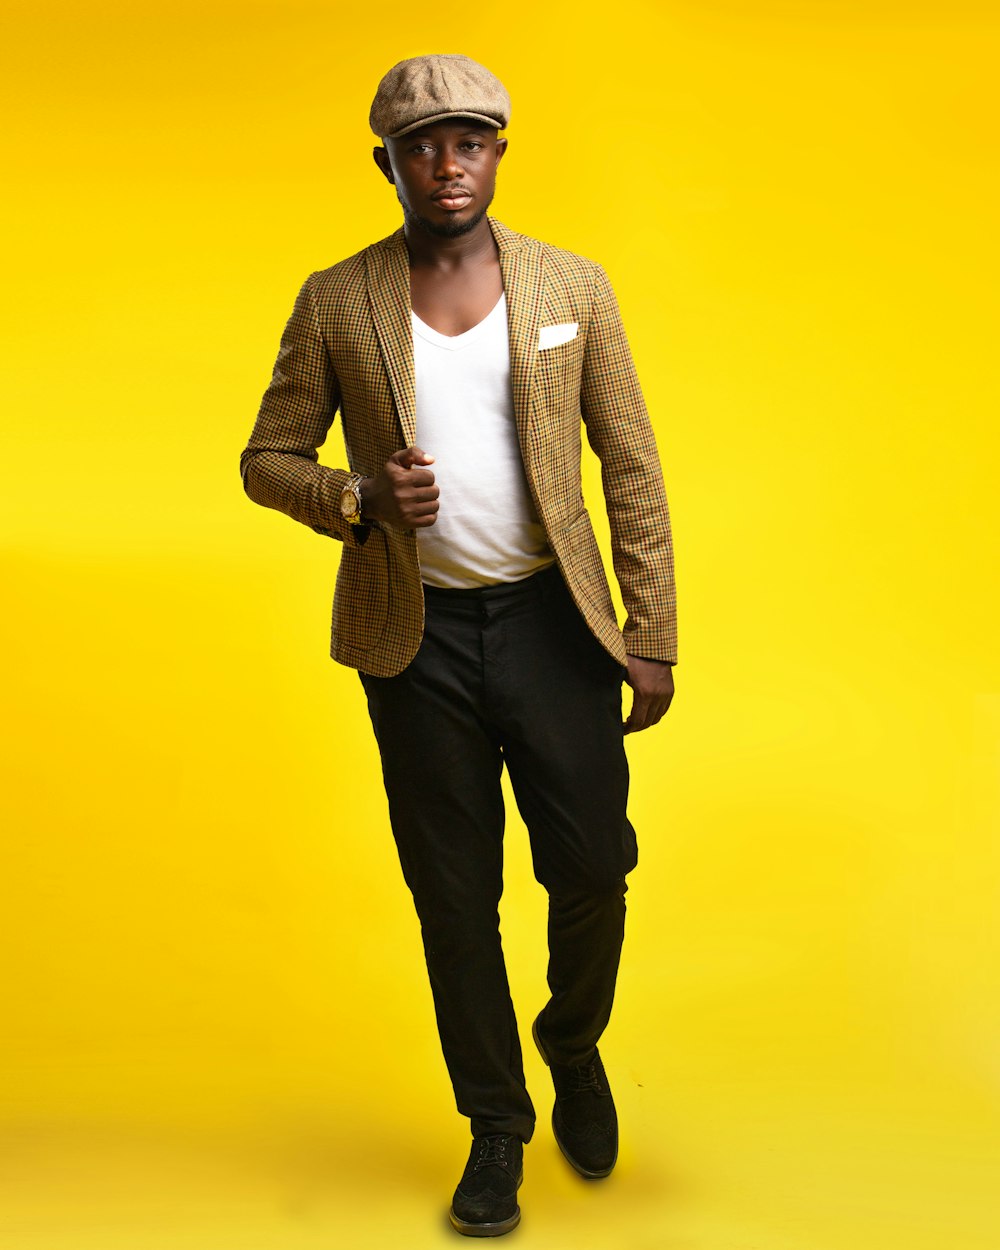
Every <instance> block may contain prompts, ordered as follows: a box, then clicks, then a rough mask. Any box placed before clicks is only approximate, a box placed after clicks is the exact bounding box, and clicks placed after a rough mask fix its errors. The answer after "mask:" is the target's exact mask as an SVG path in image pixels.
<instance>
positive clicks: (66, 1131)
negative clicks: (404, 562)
mask: <svg viewBox="0 0 1000 1250" xmlns="http://www.w3.org/2000/svg"><path fill="white" fill-rule="evenodd" d="M987 14H988V8H987V6H986V5H976V4H971V3H957V4H950V5H948V6H945V5H943V4H940V5H937V4H929V3H924V2H922V0H909V2H908V3H905V4H904V3H891V2H889V0H865V2H864V3H862V0H844V2H843V3H833V2H830V0H828V2H821V0H813V2H809V0H803V2H802V3H799V4H795V3H790V2H786V3H780V2H778V0H761V2H760V3H745V4H739V3H735V0H734V2H732V3H714V2H710V3H704V4H702V3H694V0H692V2H691V3H660V4H653V3H648V4H646V3H638V2H636V0H630V2H629V3H627V4H626V5H624V6H617V7H611V8H608V7H606V6H604V5H597V4H594V3H587V2H585V3H583V4H579V5H575V6H570V5H562V4H557V5H554V6H548V7H546V6H543V5H538V4H527V3H522V2H521V0H514V2H513V3H511V4H508V5H507V6H504V7H502V8H499V9H497V8H479V9H476V8H468V7H461V8H459V9H454V8H452V9H448V10H441V9H440V8H437V9H436V8H434V7H433V6H432V7H430V8H428V7H427V6H413V7H409V6H404V5H402V4H400V3H399V0H389V2H388V3H387V4H383V5H382V6H380V8H379V9H378V10H377V11H375V10H372V11H367V10H364V9H361V10H357V11H355V10H349V9H348V8H347V7H346V6H341V5H336V4H330V3H317V2H315V0H297V2H296V0H293V2H290V3H278V2H277V0H250V2H248V0H242V2H241V3H239V4H237V3H230V2H228V0H227V2H223V0H204V2H203V3H198V4H195V3H193V2H190V0H178V2H176V3H172V4H170V5H165V4H160V5H153V6H151V7H150V6H145V7H139V6H136V5H130V4H124V3H121V0H107V2H105V3H99V4H95V5H87V6H84V5H82V4H57V3H51V2H50V3H46V4H42V5H38V4H31V5H28V4H26V3H24V2H23V0H21V2H18V3H14V4H12V5H11V6H9V8H8V15H9V16H8V23H7V35H6V37H5V38H4V40H3V44H4V52H3V58H4V62H5V64H4V68H3V74H2V76H0V81H2V91H3V93H4V95H5V96H7V97H8V99H7V108H6V110H5V112H6V114H7V117H8V121H7V122H6V123H5V126H4V128H3V135H2V138H0V142H2V145H3V149H4V164H5V166H6V167H7V172H8V174H9V176H10V182H9V189H8V192H7V194H6V195H5V197H4V201H3V208H2V212H3V215H4V217H5V218H6V223H5V227H4V231H3V237H4V240H5V242H6V244H7V247H6V249H5V250H6V252H7V256H6V259H5V263H4V277H5V283H4V285H5V287H6V291H7V296H8V298H7V299H6V300H5V301H4V304H5V307H4V313H3V316H4V324H3V343H4V348H5V352H6V357H7V359H6V365H5V368H4V374H3V377H4V398H5V401H6V402H5V409H6V411H5V415H4V435H3V452H4V454H3V458H2V467H0V474H2V480H0V508H2V510H3V514H4V566H3V567H4V571H3V584H4V591H5V595H4V598H5V604H6V608H5V611H4V612H3V615H2V623H0V630H2V640H3V644H2V645H3V654H4V657H5V660H6V661H7V664H6V670H7V671H6V675H5V678H4V691H5V696H6V697H5V703H6V713H5V716H4V746H3V768H4V773H5V779H4V781H3V788H2V804H3V808H4V809H5V810H4V814H3V820H4V827H5V830H6V833H5V835H4V845H5V849H4V857H3V863H4V867H3V872H2V877H0V881H2V887H0V888H2V895H3V898H2V911H0V915H2V925H3V928H4V930H5V931H6V936H5V940H4V951H5V960H6V962H7V970H6V983H5V988H4V991H3V997H2V1011H3V1017H4V1020H3V1027H2V1031H0V1069H2V1071H3V1073H4V1078H3V1092H2V1103H0V1129H2V1133H3V1137H4V1142H5V1147H4V1165H3V1169H2V1171H0V1236H2V1237H3V1241H4V1244H5V1245H7V1246H9V1247H11V1248H12V1250H36V1248H41V1247H44V1248H45V1250H64V1248H67V1250H68V1248H69V1247H73V1250H90V1248H91V1247H95V1248H97V1247H100V1250H110V1248H111V1247H116V1246H123V1247H125V1246H127V1247H129V1248H130V1250H158V1248H160V1247H162V1248H163V1250H167V1248H168V1247H169V1248H170V1250H175V1248H176V1247H180V1246H183V1247H185V1248H190V1250H272V1247H274V1248H277V1247H281V1250H306V1248H311V1247H320V1246H322V1247H329V1246H352V1247H373V1248H382V1247H388V1246H406V1247H421V1246H435V1245H439V1244H440V1245H446V1244H447V1245H455V1244H457V1243H456V1242H455V1240H454V1237H453V1235H452V1234H451V1233H450V1232H448V1231H447V1230H446V1228H445V1223H444V1212H445V1210H446V1208H447V1203H448V1200H449V1198H450V1195H451V1190H452V1188H453V1186H454V1184H455V1182H456V1180H457V1178H458V1175H459V1174H460V1171H461V1167H462V1165H463V1163H464V1159H465V1155H466V1152H467V1148H468V1147H467V1137H466V1127H465V1122H464V1121H462V1120H461V1119H459V1117H458V1116H457V1115H456V1114H455V1113H454V1111H453V1109H452V1108H453V1104H452V1097H451V1091H450V1087H449V1085H448V1082H447V1077H446V1074H445V1071H444V1065H443V1062H442V1060H441V1059H440V1055H439V1051H438V1044H437V1039H436V1035H435V1031H434V1024H433V1014H432V1009H431V1001H430V994H429V991H428V988H427V985H426V976H425V972H424V968H423V961H422V956H421V952H420V945H419V934H418V930H417V925H416V921H415V919H414V917H413V915H412V907H411V905H410V901H409V897H408V895H407V894H406V892H405V889H404V887H403V884H402V881H401V879H400V873H399V868H398V864H397V861H396V858H395V852H394V848H393V845H392V840H391V836H390V833H389V827H388V820H387V816H386V809H385V801H384V797H383V794H382V790H381V783H380V776H379V768H378V758H377V753H376V749H375V745H374V742H373V740H372V736H371V730H370V726H369V724H368V720H367V715H366V711H365V706H364V701H363V698H362V691H361V688H360V683H359V682H358V679H357V677H356V676H355V674H354V673H353V672H351V671H349V670H346V669H343V668H340V667H339V666H337V665H335V664H334V663H333V662H332V661H331V660H330V659H329V658H328V643H329V617H330V602H331V598H332V593H333V584H334V578H335V573H336V566H337V561H338V557H339V546H338V544H336V543H335V542H333V541H332V540H329V539H325V538H321V537H320V536H318V535H316V534H315V533H313V532H312V531H310V530H308V529H306V528H304V527H302V526H297V525H295V524H294V523H293V522H292V521H290V520H289V519H288V518H287V517H284V516H283V515H281V514H279V513H276V512H269V511H266V510H264V509H261V508H258V507H256V506H254V505H253V504H252V503H250V501H249V500H248V499H247V498H246V497H245V496H244V494H243V492H242V488H241V484H240V479H239V475H238V469H237V462H238V457H239V453H240V450H241V449H242V447H243V446H244V444H245V443H246V440H247V438H248V436H249V433H250V429H251V426H252V424H253V420H254V417H255V415H256V411H257V406H258V404H259V402H260V397H261V395H262V393H263V391H264V389H265V387H266V385H267V383H268V381H269V378H270V374H271V367H272V365H273V362H274V359H275V356H276V354H277V350H278V342H279V339H280V335H281V331H282V329H283V327H284V324H285V321H286V319H287V318H288V316H289V314H290V312H291V308H292V303H293V300H294V297H295V294H296V292H297V290H298V288H299V286H300V285H301V283H302V281H303V280H304V278H305V276H306V275H307V274H308V273H310V272H311V271H313V270H316V269H321V268H324V267H326V266H327V265H330V264H332V263H334V262H335V261H337V260H339V259H341V258H343V257H345V256H347V255H349V254H351V253H352V252H354V251H356V250H358V249H359V248H361V247H363V246H364V245H365V244H367V243H369V242H372V241H374V240H376V239H378V238H381V237H382V236H384V235H386V234H388V233H390V232H391V231H392V230H394V229H395V228H396V226H397V225H398V224H399V221H400V212H399V208H398V205H397V203H396V201H395V198H394V196H393V194H392V191H391V190H390V189H389V188H388V186H387V185H386V184H385V183H384V181H383V180H382V178H381V176H380V175H379V174H378V172H377V170H376V168H375V166H374V164H373V162H372V159H371V155H370V153H371V147H372V145H373V139H372V136H371V135H370V133H369V132H368V129H367V113H368V107H369V104H370V101H371V97H372V95H373V93H374V90H375V87H376V85H377V83H378V80H379V78H380V77H381V75H382V73H384V71H385V70H386V69H388V68H389V66H390V65H392V64H393V63H394V62H395V61H397V60H400V59H402V58H403V57H406V56H411V55H416V54H418V53H423V52H429V51H446V52H452V51H462V52H465V53H467V54H469V55H471V56H473V57H475V58H476V59H478V60H481V61H483V62H485V63H486V64H488V65H489V66H490V67H491V68H492V69H493V70H494V71H495V72H496V73H497V74H498V75H499V76H500V77H501V78H502V80H503V81H504V82H505V83H506V85H507V86H508V88H509V90H510V92H511V95H512V98H513V114H512V120H511V125H510V127H509V128H508V131H507V135H508V137H509V140H510V150H509V152H508V154H507V156H506V157H505V159H504V162H503V165H502V167H501V170H500V178H499V191H498V195H497V199H496V201H495V203H494V207H493V210H492V211H493V212H494V214H495V215H496V216H498V217H499V218H500V219H501V220H502V221H503V222H505V223H506V224H508V225H510V226H511V227H513V228H515V229H517V230H521V231H523V232H525V233H528V234H531V235H534V236H537V237H541V238H544V239H546V240H548V241H549V242H552V243H555V244H558V245H561V246H563V247H567V248H569V249H571V250H574V251H577V252H580V253H582V254H584V255H588V256H591V257H593V258H594V259H596V260H599V261H600V262H601V263H602V264H603V265H604V266H605V268H606V269H607V270H608V272H609V274H610V276H611V278H612V281H613V282H614V284H615V287H616V290H617V293H618V296H619V300H620V303H621V307H622V310H623V315H624V319H625V323H626V327H627V329H628V332H629V336H630V339H631V342H632V347H633V351H634V354H635V358H636V361H637V365H638V369H639V373H640V377H641V379H642V382H643V386H644V390H645V393H646V398H647V402H648V405H649V408H650V411H651V415H652V418H653V422H654V425H655V429H656V431H657V436H658V439H659V442H660V448H661V454H662V458H663V464H664V471H665V476H666V483H667V489H668V496H669V499H670V505H671V512H672V518H673V525H674V534H675V542H676V549H677V583H678V604H679V629H680V657H679V659H680V662H679V664H678V667H677V669H676V681H677V696H676V699H675V702H674V706H673V708H672V709H671V711H670V712H669V714H668V716H667V718H666V720H665V721H664V722H663V723H662V724H661V725H660V726H659V727H658V728H656V729H653V730H651V731H649V732H647V733H645V734H642V735H639V736H636V737H633V738H631V739H630V743H629V751H630V757H631V761H632V766H633V798H632V804H631V814H632V818H633V821H634V823H635V825H636V828H637V831H638V836H639V843H640V867H639V869H638V870H637V871H636V873H634V874H633V876H632V878H631V887H632V888H631V890H630V894H629V903H630V918H629V930H628V933H627V937H626V946H625V951H624V960H623V970H622V975H621V980H620V986H619V997H618V1004H617V1008H616V1015H615V1018H614V1020H613V1023H612V1026H611V1028H610V1030H609V1032H608V1034H607V1035H606V1039H605V1043H604V1045H603V1046H602V1051H603V1053H604V1054H605V1057H606V1061H607V1066H608V1069H609V1074H610V1076H611V1079H612V1082H613V1087H614V1089H615V1092H616V1096H617V1100H618V1104H619V1109H620V1116H621V1120H622V1126H623V1146H622V1157H621V1162H620V1164H619V1168H618V1171H617V1172H616V1174H615V1177H614V1178H613V1179H612V1180H611V1181H609V1182H607V1183H606V1184H601V1185H591V1186H588V1185H585V1184H584V1183H582V1182H579V1183H578V1182H577V1181H576V1179H575V1178H574V1177H573V1176H572V1175H570V1174H568V1172H567V1169H566V1168H565V1165H564V1164H563V1162H562V1160H561V1158H560V1157H559V1156H558V1152H557V1150H556V1147H555V1145H554V1143H553V1141H552V1138H551V1132H550V1129H549V1127H548V1111H549V1105H550V1097H551V1095H550V1087H549V1084H548V1078H547V1074H546V1073H545V1072H544V1070H543V1069H542V1067H541V1064H540V1061H539V1060H538V1059H537V1056H535V1054H534V1052H533V1051H532V1050H531V1049H530V1045H528V1046H526V1047H525V1051H526V1064H527V1075H528V1079H529V1085H530V1088H531V1090H532V1093H533V1095H534V1097H535V1101H536V1105H537V1107H538V1110H539V1128H538V1132H537V1134H536V1137H535V1139H534V1141H533V1143H532V1145H531V1146H530V1148H529V1150H528V1153H527V1160H526V1162H527V1173H526V1181H525V1185H524V1189H523V1190H522V1207H523V1209H524V1219H523V1223H522V1226H521V1228H520V1229H519V1230H518V1231H517V1232H516V1233H515V1234H514V1237H515V1238H516V1239H517V1241H518V1243H519V1244H520V1245H522V1246H524V1247H525V1248H528V1247H545V1248H546V1250H561V1248H562V1247H574V1248H577V1247H602V1248H604V1247H618V1246H621V1247H628V1250H643V1248H646V1247H649V1248H652V1247H656V1248H658V1250H659V1248H668V1247H669V1248H670V1250H751V1248H753V1250H848V1248H850V1250H889V1248H894V1247H897V1246H898V1247H904V1246H905V1247H906V1248H907V1250H925V1248H926V1250H940V1247H942V1246H948V1247H949V1250H987V1248H989V1250H992V1248H993V1247H995V1245H996V1223H997V1218H998V1215H1000V1212H998V1210H997V1206H998V1204H997V1202H996V1199H995V1191H996V1170H995V1169H996V1165H997V1162H998V1159H997V1154H998V1152H997V1149H996V1142H997V1137H996V1127H997V1119H996V1112H997V1101H998V1099H997V1094H998V1084H1000V1065H998V1058H997V1055H998V1050H997V1029H998V1025H1000V1003H998V995H997V992H996V991H997V971H996V969H997V964H996V956H997V945H998V943H997V927H996V924H995V910H996V904H997V885H998V867H1000V853H998V849H997V837H996V834H997V825H998V815H1000V671H998V670H1000V666H998V660H997V654H996V610H997V599H998V595H997V582H996V566H995V555H996V546H995V544H996V537H997V520H998V517H997V500H996V480H997V473H996V452H997V445H998V436H997V432H996V428H997V427H996V412H997V406H996V405H997V398H998V396H997V389H998V388H997V385H996V378H995V374H994V373H993V372H992V365H991V363H990V362H991V361H992V359H993V358H994V357H995V354H996V318H995V315H996V304H997V297H996V293H997V289H998V288H997V272H996V246H995V240H996V211H997V198H998V197H997V189H998V187H997V182H998V179H997V168H998V165H997V152H996V135H997V128H996V119H995V117H993V116H991V115H990V114H991V109H992V108H993V104H994V102H993V97H992V92H991V91H990V89H989V84H990V83H991V82H992V80H993V77H994V71H995V65H996V57H997V48H996V40H995V35H996V27H995V20H994V19H991V18H989V17H988V16H987ZM322 456H323V459H324V460H325V461H326V462H327V463H333V464H339V463H343V455H342V444H341V440H340V435H339V429H338V428H337V427H335V429H334V431H333V433H332V434H331V438H330V440H329V442H328V445H327V447H326V448H325V449H324V450H323V452H322ZM587 472H588V478H587V482H588V498H589V499H590V500H591V501H592V506H593V510H594V511H595V512H600V504H599V479H598V477H597V474H596V471H595V468H594V465H593V464H590V465H588V470H587ZM507 855H508V876H507V880H508V885H507V893H506V895H505V899H504V903H503V919H504V924H505V942H506V949H507V953H508V961H509V967H510V973H511V979H512V986H513V992H514V995H515V1001H516V1005H517V1008H518V1012H519V1017H520V1019H521V1022H522V1026H524V1027H525V1028H526V1027H527V1024H528V1023H529V1022H530V1020H531V1018H532V1016H533V1015H534V1013H535V1011H537V1009H538V1007H539V1006H540V1005H541V1003H542V1002H543V1001H544V992H545V991H544V971H545V966H544V910H545V909H544V895H543V892H542V890H541V888H540V887H539V886H537V885H536V884H535V882H534V881H533V879H532V876H531V871H530V864H529V859H528V854H527V848H526V838H525V835H524V830H523V828H522V826H521V824H520V822H519V821H518V819H517V818H516V815H515V814H514V813H513V809H512V811H511V817H510V820H509V827H508V852H507Z"/></svg>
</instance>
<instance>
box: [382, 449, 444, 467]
mask: <svg viewBox="0 0 1000 1250" xmlns="http://www.w3.org/2000/svg"><path fill="white" fill-rule="evenodd" d="M392 459H393V460H395V462H396V463H397V464H398V465H400V466H401V467H402V468H404V469H412V468H413V466H414V465H415V464H433V463H434V457H433V456H432V455H429V454H428V453H427V452H426V451H424V450H423V449H422V448H420V447H404V448H403V450H402V451H397V452H396V453H395V454H394V455H393V457H392Z"/></svg>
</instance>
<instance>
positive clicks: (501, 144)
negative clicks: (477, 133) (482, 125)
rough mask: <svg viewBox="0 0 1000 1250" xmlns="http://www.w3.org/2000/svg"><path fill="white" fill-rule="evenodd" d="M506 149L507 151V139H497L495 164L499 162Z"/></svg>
mask: <svg viewBox="0 0 1000 1250" xmlns="http://www.w3.org/2000/svg"><path fill="white" fill-rule="evenodd" d="M506 151H507V140H506V139H498V140H497V164H498V165H499V164H500V158H501V157H502V156H503V154H504V152H506Z"/></svg>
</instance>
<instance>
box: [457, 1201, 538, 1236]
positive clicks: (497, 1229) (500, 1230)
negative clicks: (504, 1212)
mask: <svg viewBox="0 0 1000 1250" xmlns="http://www.w3.org/2000/svg"><path fill="white" fill-rule="evenodd" d="M448 1218H449V1219H450V1220H451V1226H452V1228H453V1229H454V1230H455V1232H456V1233H461V1234H462V1236H463V1237H502V1236H503V1235H504V1233H510V1232H513V1230H514V1229H515V1228H517V1226H518V1224H520V1222H521V1208H520V1207H518V1208H517V1210H516V1211H515V1212H514V1214H513V1215H512V1216H511V1217H510V1219H507V1220H497V1221H496V1222H495V1223H493V1224H469V1223H467V1222H466V1221H465V1220H460V1219H459V1218H458V1216H457V1215H456V1214H455V1212H454V1211H449V1212H448Z"/></svg>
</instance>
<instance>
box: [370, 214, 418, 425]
mask: <svg viewBox="0 0 1000 1250" xmlns="http://www.w3.org/2000/svg"><path fill="white" fill-rule="evenodd" d="M366 258H367V264H366V269H367V280H368V300H369V303H370V305H371V310H372V319H373V320H374V322H375V333H376V334H377V335H378V342H379V348H380V349H381V352H382V359H383V361H384V362H385V369H386V373H387V374H388V375H389V385H390V387H391V388H392V395H393V399H395V401H396V411H397V412H398V413H399V423H400V425H401V426H402V428H403V446H404V447H412V446H413V444H414V443H415V442H416V441H417V401H416V388H415V385H414V380H413V323H412V321H411V320H410V258H409V255H408V253H407V251H406V240H405V238H404V237H403V228H402V226H400V228H399V229H398V230H397V231H396V233H395V234H391V235H390V236H389V237H388V238H387V239H383V240H382V242H381V243H376V244H375V245H374V247H370V248H369V249H368V251H367V253H366Z"/></svg>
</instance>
